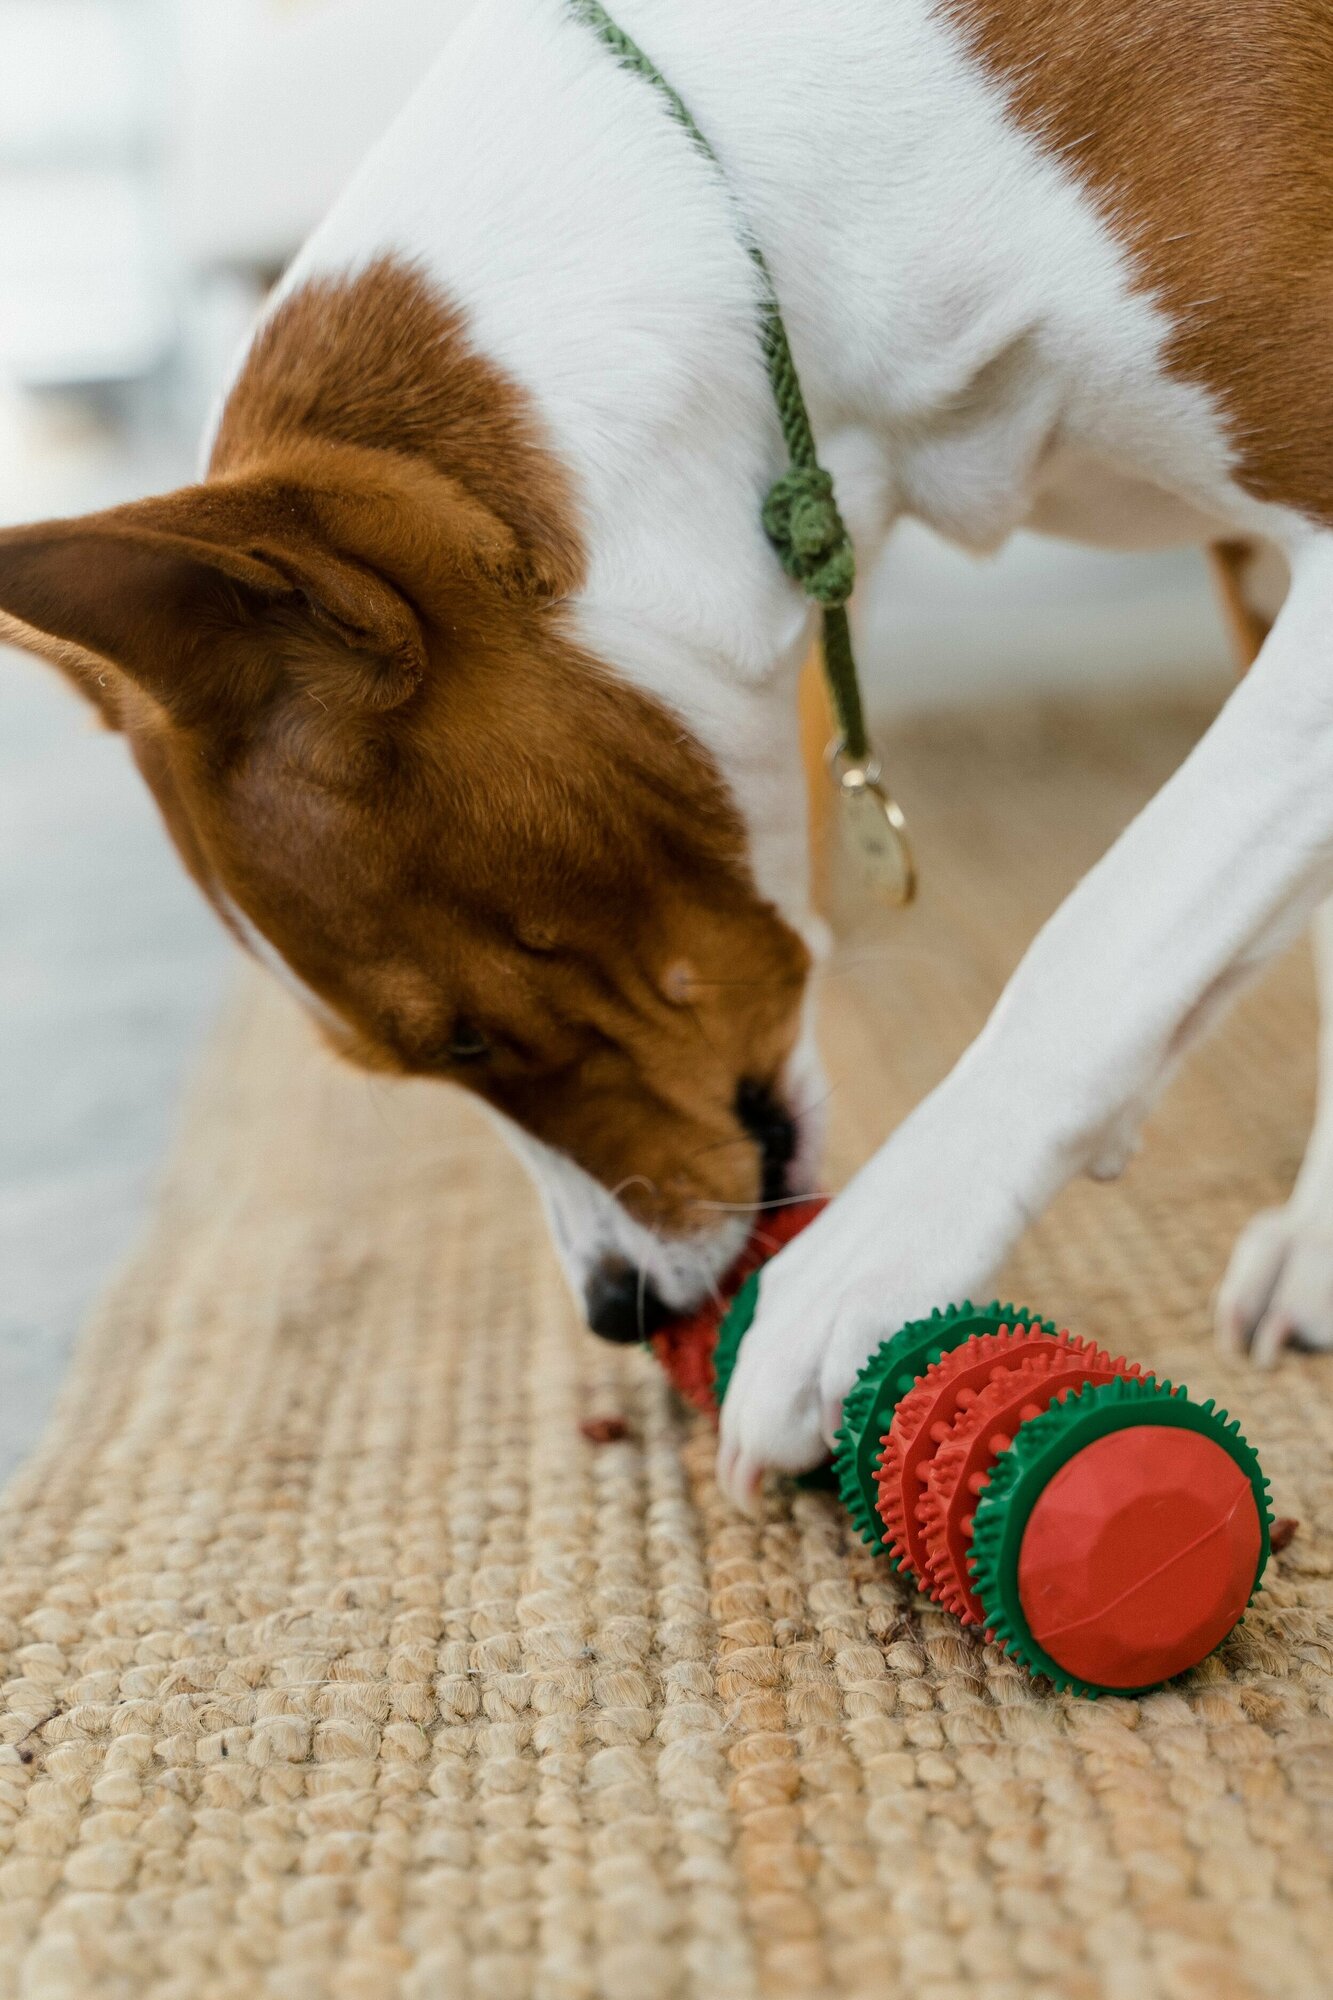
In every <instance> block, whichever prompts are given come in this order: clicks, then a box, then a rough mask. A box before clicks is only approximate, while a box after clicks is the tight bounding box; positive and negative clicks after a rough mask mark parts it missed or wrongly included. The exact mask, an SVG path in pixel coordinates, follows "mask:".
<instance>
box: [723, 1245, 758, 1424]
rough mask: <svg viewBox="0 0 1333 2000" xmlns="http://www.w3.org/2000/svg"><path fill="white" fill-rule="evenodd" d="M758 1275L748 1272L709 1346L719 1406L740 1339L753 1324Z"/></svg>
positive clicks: (755, 1272) (733, 1371)
mask: <svg viewBox="0 0 1333 2000" xmlns="http://www.w3.org/2000/svg"><path fill="white" fill-rule="evenodd" d="M759 1278H760V1273H759V1272H758V1271H752V1272H751V1273H750V1275H749V1277H748V1278H747V1279H746V1280H745V1283H744V1284H743V1285H742V1286H741V1288H740V1290H739V1291H738V1292H737V1294H736V1296H735V1298H734V1299H733V1300H732V1302H731V1304H730V1305H729V1306H728V1308H727V1311H726V1314H725V1317H724V1318H723V1321H722V1324H721V1326H720V1327H719V1328H718V1334H717V1346H716V1347H715V1348H714V1349H713V1401H714V1403H715V1405H716V1407H717V1408H718V1409H719V1410H720V1409H721V1408H722V1405H723V1403H725V1402H726V1400H727V1391H728V1389H729V1388H730V1387H731V1378H732V1376H733V1375H734V1374H735V1373H736V1363H737V1362H738V1361H739V1360H740V1355H741V1342H742V1341H743V1340H744V1338H745V1336H746V1334H747V1333H748V1332H749V1331H750V1328H751V1327H752V1326H753V1325H754V1316H755V1313H756V1312H757V1311H758V1309H759Z"/></svg>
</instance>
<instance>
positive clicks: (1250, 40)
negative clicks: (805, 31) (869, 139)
mask: <svg viewBox="0 0 1333 2000" xmlns="http://www.w3.org/2000/svg"><path fill="white" fill-rule="evenodd" d="M942 4H943V6H944V9H945V11H946V13H947V14H949V15H950V16H952V18H953V19H954V20H955V21H956V22H957V23H958V24H959V25H960V26H961V28H962V29H963V32H964V34H965V36H966V38H967V41H968V43H969V45H970V46H971V48H972V49H973V51H974V52H975V53H976V54H977V56H978V57H979V58H980V60H981V62H982V64H983V65H984V67H985V68H986V69H987V70H989V71H990V72H991V74H992V75H994V76H995V77H997V78H998V79H999V80H1000V81H1001V82H1002V83H1003V84H1004V86H1005V88H1006V91H1007V95H1008V97H1009V101H1010V103H1011V104H1012V105H1013V107H1014V110H1015V112H1016V114H1017V116H1018V118H1019V120H1020V122H1021V123H1022V124H1023V125H1024V127H1025V128H1026V129H1027V130H1028V131H1029V132H1031V133H1032V134H1033V135H1034V136H1035V137H1036V138H1037V139H1038V140H1040V141H1041V142H1042V143H1043V144H1044V145H1045V146H1046V147H1047V148H1049V149H1050V150H1051V151H1053V152H1055V153H1057V154H1058V155H1059V156H1060V158H1061V159H1062V160H1063V161H1064V162H1065V163H1066V164H1067V166H1068V167H1069V169H1070V171H1071V172H1072V173H1073V174H1074V175H1076V176H1077V178H1078V179H1079V180H1080V181H1082V182H1083V184H1084V185H1085V186H1086V187H1087V188H1088V189H1089V190H1090V191H1091V193H1092V195H1093V196H1094V198H1095V199H1096V201H1097V203H1098V205H1099V207H1100V209H1101V210H1102V212H1103V213H1104V214H1105V215H1106V217H1107V218H1108V220H1109V221H1110V223H1111V224H1112V226H1113V227H1114V228H1115V230H1116V232H1117V234H1118V235H1119V236H1120V237H1121V238H1122V240H1124V241H1126V242H1127V244H1128V246H1129V248H1130V249H1131V251H1132V253H1133V255H1134V258H1135V260H1136V262H1137V265H1138V268H1139V270H1140V272H1141V273H1142V276H1143V280H1144V283H1145V285H1146V286H1148V287H1150V288H1151V290H1152V291H1153V293H1154V294H1155V295H1156V296H1157V298H1158V299H1159V300H1160V301H1161V303H1162V304H1163V305H1164V306H1165V307H1166V309H1167V311H1168V312H1169V313H1170V315H1171V318H1172V320H1173V322H1174V326H1175V336H1174V339H1173V341H1172V345H1171V353H1170V362H1171V366H1172V367H1173V368H1174V369H1175V370H1176V371H1177V372H1178V373H1180V374H1181V375H1184V376H1187V377H1188V378H1189V379H1190V380H1191V381H1194V382H1197V383H1199V384H1201V385H1202V386H1203V387H1204V388H1206V389H1208V390H1210V391H1211V392H1212V394H1213V395H1214V397H1215V398H1216V399H1217V400H1218V402H1219V403H1220V405H1221V408H1222V410H1223V412H1224V414H1225V415H1226V417H1227V418H1228V419H1229V422H1230V429H1231V435H1232V439H1233V442H1234V444H1235V447H1236V449H1237V451H1238V453H1239V457H1240V476H1241V479H1242V483H1243V484H1244V485H1245V486H1246V488H1247V489H1248V490H1249V491H1250V492H1251V493H1253V494H1254V495H1256V496H1257V497H1258V498H1260V499H1263V500H1269V501H1276V502H1280V503H1281V504H1283V505H1285V506H1288V507H1293V508H1296V509H1297V510H1299V511H1300V512H1302V513H1304V514H1306V515H1308V516H1310V517H1312V518H1315V519H1318V520H1321V521H1333V122H1331V119H1330V107H1331V106H1333V7H1330V5H1329V4H1328V0H1248V4H1246V5H1243V6H1239V5H1230V4H1227V0H1114V4H1112V0H942Z"/></svg>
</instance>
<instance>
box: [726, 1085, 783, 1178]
mask: <svg viewBox="0 0 1333 2000" xmlns="http://www.w3.org/2000/svg"><path fill="white" fill-rule="evenodd" d="M736 1116H737V1117H738V1118H739V1119H740V1121H741V1124H742V1125H743V1126H744V1127H745V1129H746V1131H747V1132H748V1133H749V1135H750V1137H751V1138H752V1139H753V1140H754V1142H755V1144H756V1145H757V1146H758V1148H759V1156H760V1159H761V1161H762V1163H763V1170H764V1183H763V1193H762V1196H761V1199H762V1200H764V1201H781V1199H782V1197H783V1195H784V1194H786V1192H787V1169H788V1167H789V1166H790V1165H791V1163H792V1161H793V1160H794V1159H795V1157H796V1120H795V1119H794V1118H793V1117H792V1115H791V1113H790V1111H788V1109H787V1107H786V1105H785V1104H783V1103H782V1101H781V1099H780V1098H778V1097H777V1096H775V1094H774V1092H773V1089H772V1086H771V1085H769V1084H767V1083H743V1084H742V1085H741V1087H740V1089H739V1090H738V1091H737V1092H736Z"/></svg>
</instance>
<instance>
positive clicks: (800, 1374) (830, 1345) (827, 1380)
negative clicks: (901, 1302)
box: [718, 1223, 884, 1511]
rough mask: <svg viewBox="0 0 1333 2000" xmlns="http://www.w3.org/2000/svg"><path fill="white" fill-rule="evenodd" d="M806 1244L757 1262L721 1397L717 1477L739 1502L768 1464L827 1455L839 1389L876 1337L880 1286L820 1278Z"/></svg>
mask: <svg viewBox="0 0 1333 2000" xmlns="http://www.w3.org/2000/svg"><path fill="white" fill-rule="evenodd" d="M822 1226H823V1225H822V1224H821V1223H816V1224H815V1225H814V1226H813V1228H812V1229H811V1230H810V1231H809V1232H808V1233H809V1235H810V1236H812V1237H814V1236H816V1235H817V1233H818V1231H819V1230H820V1229H821V1228H822ZM800 1251H804V1252H805V1255H804V1256H803V1257H802V1256H798V1255H797V1254H796V1253H797V1252H800ZM814 1251H815V1254H814V1256H813V1258H812V1256H811V1253H810V1251H809V1250H807V1249H806V1245H805V1239H804V1238H802V1239H801V1240H800V1242H798V1243H797V1244H794V1245H792V1246H791V1248H789V1249H787V1250H784V1251H783V1252H782V1254H781V1256H779V1257H777V1258H775V1259H774V1261H773V1262H772V1263H771V1264H770V1265H768V1266H767V1268H766V1269H765V1271H764V1275H763V1277H762V1279H761V1280H760V1290H759V1309H758V1311H757V1312H756V1314H755V1318H754V1323H753V1325H752V1326H751V1327H750V1330H749V1332H748V1333H747V1334H746V1336H745V1339H744V1341H743V1342H742V1343H741V1350H740V1354H739V1357H738V1359H737V1362H736V1369H735V1373H734V1374H733V1375H732V1378H731V1384H730V1386H729V1388H728V1390H727V1397H726V1401H725V1403H724V1404H723V1406H722V1423H721V1438H720V1441H719V1446H718V1482H719V1484H720V1485H721V1487H722V1490H723V1491H724V1492H725V1493H726V1494H727V1496H728V1497H729V1498H730V1499H731V1500H732V1501H733V1502H734V1504H735V1505H736V1506H738V1507H740V1508H743V1509H745V1510H747V1511H748V1510H750V1509H752V1508H753V1506H754V1504H755V1501H756V1498H757V1496H758V1492H759V1487H760V1484H761V1482H762V1480H763V1477H764V1474H765V1473H766V1472H808V1471H809V1470H810V1469H811V1467H812V1466H816V1465H818V1464H819V1463H820V1461H821V1460H822V1459H824V1458H826V1457H827V1456H828V1452H829V1448H830V1446H831V1443H832V1440H833V1434H834V1432H835V1431H836V1430H837V1428H838V1425H839V1423H840V1422H841V1421H842V1400H843V1397H844V1396H845V1395H846V1394H847V1391H848V1390H849V1389H850V1388H851V1386H852V1384H853V1382H854V1381H855V1380H856V1377H857V1374H858V1372H859V1371H860V1368H861V1366H862V1364H863V1363H864V1361H865V1360H866V1358H867V1356H869V1355H870V1354H872V1353H873V1352H874V1350H875V1348H876V1346H877V1345H878V1344H879V1341H880V1340H881V1339H882V1338H883V1322H884V1298H883V1292H882V1290H880V1289H879V1288H878V1287H869V1288H867V1287H866V1286H865V1285H864V1283H862V1284H856V1283H853V1284H852V1285H850V1286H839V1285H837V1284H827V1283H822V1282H821V1281H820V1277H819V1271H820V1261H819V1257H818V1245H817V1244H816V1245H815V1246H814Z"/></svg>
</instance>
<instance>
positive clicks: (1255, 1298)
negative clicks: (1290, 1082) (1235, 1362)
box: [1217, 903, 1333, 1367]
mask: <svg viewBox="0 0 1333 2000" xmlns="http://www.w3.org/2000/svg"><path fill="white" fill-rule="evenodd" d="M1313 934H1314V947H1315V964H1316V968H1317V970H1318V974H1319V1004H1320V1011H1321V1015H1322V1022H1321V1028H1320V1036H1319V1096H1318V1101H1317V1104H1316V1108H1315V1121H1314V1129H1313V1131H1312V1132H1311V1134H1310V1143H1309V1145H1308V1146H1307V1147H1306V1149H1305V1159H1304V1162H1303V1164H1302V1166H1301V1170H1300V1173H1299V1174H1298V1175H1297V1177H1296V1185H1295V1187H1294V1188H1293V1189H1292V1192H1291V1199H1290V1201H1288V1202H1287V1204H1286V1206H1285V1208H1268V1209H1264V1210H1263V1211H1262V1212H1261V1213H1260V1214H1258V1215H1256V1216H1255V1217H1254V1219H1253V1220H1252V1221H1251V1222H1250V1223H1249V1224H1248V1225H1247V1226H1246V1228H1245V1229H1243V1230H1242V1231H1241V1234H1240V1236H1239V1237H1238V1238H1237V1241H1236V1247H1235V1249H1234V1250H1233V1251H1232V1253H1231V1262H1230V1264H1229V1265H1228V1267H1227V1274H1226V1277H1225V1278H1224V1279H1223V1280H1222V1284H1221V1287H1220V1289H1219V1291H1218V1294H1217V1337H1218V1340H1219V1341H1220V1342H1221V1343H1222V1345H1223V1346H1224V1347H1227V1348H1231V1349H1242V1350H1243V1349H1245V1348H1248V1349H1249V1351H1250V1352H1251V1354H1253V1356H1254V1359H1255V1360H1256V1361H1257V1362H1259V1363H1260V1364H1261V1365H1263V1366H1265V1367H1266V1366H1270V1365H1271V1364H1272V1363H1273V1362H1274V1361H1275V1360H1276V1359H1277V1357H1278V1355H1279V1354H1280V1353H1281V1351H1282V1349H1283V1348H1284V1347H1287V1346H1291V1345H1300V1346H1304V1347H1318V1348H1333V903H1325V904H1324V905H1323V906H1322V908H1321V909H1320V910H1319V912H1318V914H1317V915H1316V917H1315V921H1314V933H1313Z"/></svg>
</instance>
